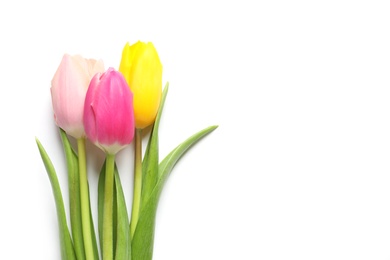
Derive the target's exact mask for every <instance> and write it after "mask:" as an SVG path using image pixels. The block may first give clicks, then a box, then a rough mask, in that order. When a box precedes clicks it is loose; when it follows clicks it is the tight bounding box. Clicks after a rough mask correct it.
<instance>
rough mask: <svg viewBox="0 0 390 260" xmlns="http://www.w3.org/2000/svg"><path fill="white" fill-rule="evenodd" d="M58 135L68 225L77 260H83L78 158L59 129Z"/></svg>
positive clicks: (66, 137) (64, 134)
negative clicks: (64, 172) (63, 160)
mask: <svg viewBox="0 0 390 260" xmlns="http://www.w3.org/2000/svg"><path fill="white" fill-rule="evenodd" d="M60 135H61V139H62V144H63V147H64V151H65V157H66V165H67V169H68V188H69V208H70V223H71V229H72V237H73V243H74V249H75V253H76V256H77V259H78V260H84V259H85V251H84V240H83V232H82V223H81V203H80V176H79V166H78V157H77V154H76V153H75V151H74V150H73V149H72V146H71V144H70V142H69V139H68V136H67V134H66V133H65V131H64V130H62V129H61V128H60Z"/></svg>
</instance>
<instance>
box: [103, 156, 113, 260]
mask: <svg viewBox="0 0 390 260" xmlns="http://www.w3.org/2000/svg"><path fill="white" fill-rule="evenodd" d="M114 169H115V155H114V154H107V158H106V179H105V183H104V205H103V260H112V259H113V257H114V246H113V244H114V243H113V227H112V225H113V220H112V218H113V205H114Z"/></svg>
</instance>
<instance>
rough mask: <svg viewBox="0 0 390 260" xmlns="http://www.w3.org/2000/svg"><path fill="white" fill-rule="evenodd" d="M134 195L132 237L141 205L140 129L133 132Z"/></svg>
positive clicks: (131, 224) (131, 223)
mask: <svg viewBox="0 0 390 260" xmlns="http://www.w3.org/2000/svg"><path fill="white" fill-rule="evenodd" d="M134 165H135V167H134V189H133V190H134V194H133V207H132V210H131V222H130V235H131V238H133V236H134V232H135V228H136V227H137V222H138V216H139V211H140V204H141V191H142V129H138V128H137V129H136V131H135V160H134Z"/></svg>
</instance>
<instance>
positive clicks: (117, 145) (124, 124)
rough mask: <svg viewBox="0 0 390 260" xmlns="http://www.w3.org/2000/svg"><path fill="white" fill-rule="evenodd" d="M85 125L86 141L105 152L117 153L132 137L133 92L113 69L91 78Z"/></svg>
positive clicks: (85, 107) (85, 108)
mask: <svg viewBox="0 0 390 260" xmlns="http://www.w3.org/2000/svg"><path fill="white" fill-rule="evenodd" d="M84 128H85V133H86V135H87V137H88V138H89V140H91V141H92V142H93V143H95V145H97V146H98V147H99V148H101V149H102V150H103V151H105V152H106V153H108V154H116V153H117V152H118V151H120V150H121V149H122V148H124V147H125V146H126V145H128V144H130V143H131V141H132V140H133V137H134V129H135V126H134V110H133V93H132V92H131V91H130V88H129V86H128V85H127V83H126V80H125V79H124V77H123V76H122V74H121V73H120V72H118V71H116V70H114V69H113V68H109V69H108V70H107V71H106V72H104V73H103V74H101V73H98V74H96V75H95V76H94V77H93V78H92V80H91V83H90V85H89V88H88V91H87V96H86V98H85V104H84Z"/></svg>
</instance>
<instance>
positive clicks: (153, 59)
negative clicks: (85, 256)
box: [119, 41, 162, 236]
mask: <svg viewBox="0 0 390 260" xmlns="http://www.w3.org/2000/svg"><path fill="white" fill-rule="evenodd" d="M119 71H120V72H121V73H122V74H123V75H124V77H125V79H126V81H127V83H128V84H129V87H130V88H131V90H132V92H133V94H134V116H135V127H136V132H135V142H134V145H135V153H134V156H135V158H134V188H133V204H132V213H131V223H130V233H131V236H133V235H134V232H135V228H136V226H137V222H138V217H139V211H140V203H141V194H142V178H143V176H142V141H141V139H142V129H144V128H146V127H147V126H149V125H151V124H153V122H154V121H155V119H156V115H157V111H158V108H159V105H160V100H161V92H162V90H161V89H162V65H161V62H160V58H159V57H158V54H157V51H156V49H155V48H154V46H153V44H152V43H151V42H148V43H143V42H140V41H138V42H137V43H135V44H133V45H131V46H130V45H129V43H126V45H125V47H124V48H123V51H122V59H121V63H120V65H119Z"/></svg>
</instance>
